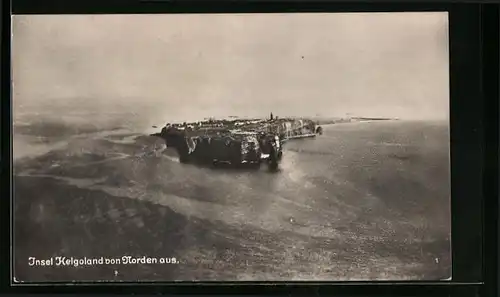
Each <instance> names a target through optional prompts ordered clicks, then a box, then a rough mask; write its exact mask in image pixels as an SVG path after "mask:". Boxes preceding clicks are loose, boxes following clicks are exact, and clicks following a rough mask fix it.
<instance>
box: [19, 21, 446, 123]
mask: <svg viewBox="0 0 500 297" xmlns="http://www.w3.org/2000/svg"><path fill="white" fill-rule="evenodd" d="M12 26H13V41H12V46H13V50H12V52H13V81H14V96H13V97H14V98H13V100H14V115H15V118H16V119H19V118H20V117H23V116H22V115H26V114H33V113H39V115H38V116H39V117H42V115H43V114H44V113H46V114H47V117H51V116H52V115H53V114H54V113H57V114H58V115H59V116H64V115H66V116H68V115H69V114H72V113H74V112H78V113H79V114H80V116H79V117H80V118H85V119H86V120H88V121H99V122H103V123H104V122H106V119H107V118H108V117H109V116H110V115H109V113H110V112H112V113H114V114H115V116H116V114H122V115H123V119H125V120H126V119H127V118H128V119H129V120H130V121H132V120H133V119H136V120H137V121H146V123H144V125H146V126H147V125H149V124H158V122H160V123H163V122H164V121H167V120H179V121H183V120H198V119H203V118H205V117H209V116H215V117H219V116H231V115H237V116H259V117H262V116H265V115H268V114H269V112H271V111H272V112H274V113H275V114H280V115H297V116H314V115H317V114H319V115H321V116H343V115H345V114H346V113H351V114H354V115H359V116H371V117H391V118H394V117H397V118H403V119H419V120H425V119H444V120H446V119H447V117H448V106H449V103H448V101H449V91H448V85H449V83H448V80H449V75H448V19H447V14H446V13H373V14H367V13H349V14H310V13H296V14H235V15H230V14H219V15H217V14H215V15H195V14H192V15H66V16H64V15H50V16H49V15H45V16H44V15H39V16H14V17H13V24H12ZM72 118H73V119H74V117H72ZM66 120H69V119H66Z"/></svg>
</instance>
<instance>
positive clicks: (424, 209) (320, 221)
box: [13, 121, 451, 282]
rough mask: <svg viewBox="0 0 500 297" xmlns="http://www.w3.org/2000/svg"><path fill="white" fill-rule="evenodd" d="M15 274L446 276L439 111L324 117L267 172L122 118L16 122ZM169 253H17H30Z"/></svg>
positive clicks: (445, 148)
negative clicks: (203, 159) (201, 155)
mask: <svg viewBox="0 0 500 297" xmlns="http://www.w3.org/2000/svg"><path fill="white" fill-rule="evenodd" d="M13 149H14V199H15V200H14V206H15V213H14V214H15V217H14V219H15V226H14V228H15V229H14V230H15V233H14V236H15V241H14V252H15V254H14V258H15V259H14V260H15V263H14V274H15V278H16V280H17V281H24V282H29V281H95V280H106V281H137V280H141V281H174V280H183V281H289V280H295V281H302V280H315V281H327V280H328V281H330V280H335V281H341V280H344V281H345V280H438V279H447V278H450V277H451V254H450V252H451V246H450V181H449V178H450V174H449V172H450V169H449V165H450V164H449V163H450V161H449V132H448V126H447V124H446V123H444V122H443V123H440V122H419V121H376V122H360V123H345V124H335V125H328V126H324V134H323V135H321V136H317V137H316V138H311V139H301V140H293V141H289V142H287V143H286V145H285V151H284V159H283V162H282V163H281V165H280V170H279V171H278V172H270V171H268V170H267V169H266V168H265V167H264V166H263V167H262V168H261V169H260V170H236V169H235V170H232V169H227V168H225V169H213V168H202V167H197V166H195V165H186V164H181V163H179V161H178V158H177V156H176V155H175V153H174V152H171V151H169V150H166V149H165V145H164V143H163V142H162V140H161V139H158V138H154V137H150V136H147V134H146V133H139V132H137V131H132V130H131V129H124V128H116V129H107V130H99V129H98V128H96V129H90V128H89V129H80V128H78V127H74V126H71V125H69V124H61V123H57V122H52V123H44V122H37V123H21V124H17V125H16V126H15V135H14V146H13ZM123 256H133V257H143V256H147V257H151V258H155V259H160V258H163V259H165V258H167V259H170V262H172V261H171V259H172V258H175V261H173V262H175V263H164V264H160V263H156V264H130V263H129V264H124V263H121V264H114V265H112V264H107V265H106V264H94V265H78V266H75V265H69V266H61V265H55V264H54V265H49V266H41V265H35V266H30V265H29V258H30V257H35V258H36V259H50V258H52V257H53V258H55V257H67V258H70V257H73V258H84V257H87V258H88V259H90V258H96V259H98V258H100V257H103V258H106V259H121V258H122V257H123Z"/></svg>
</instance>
